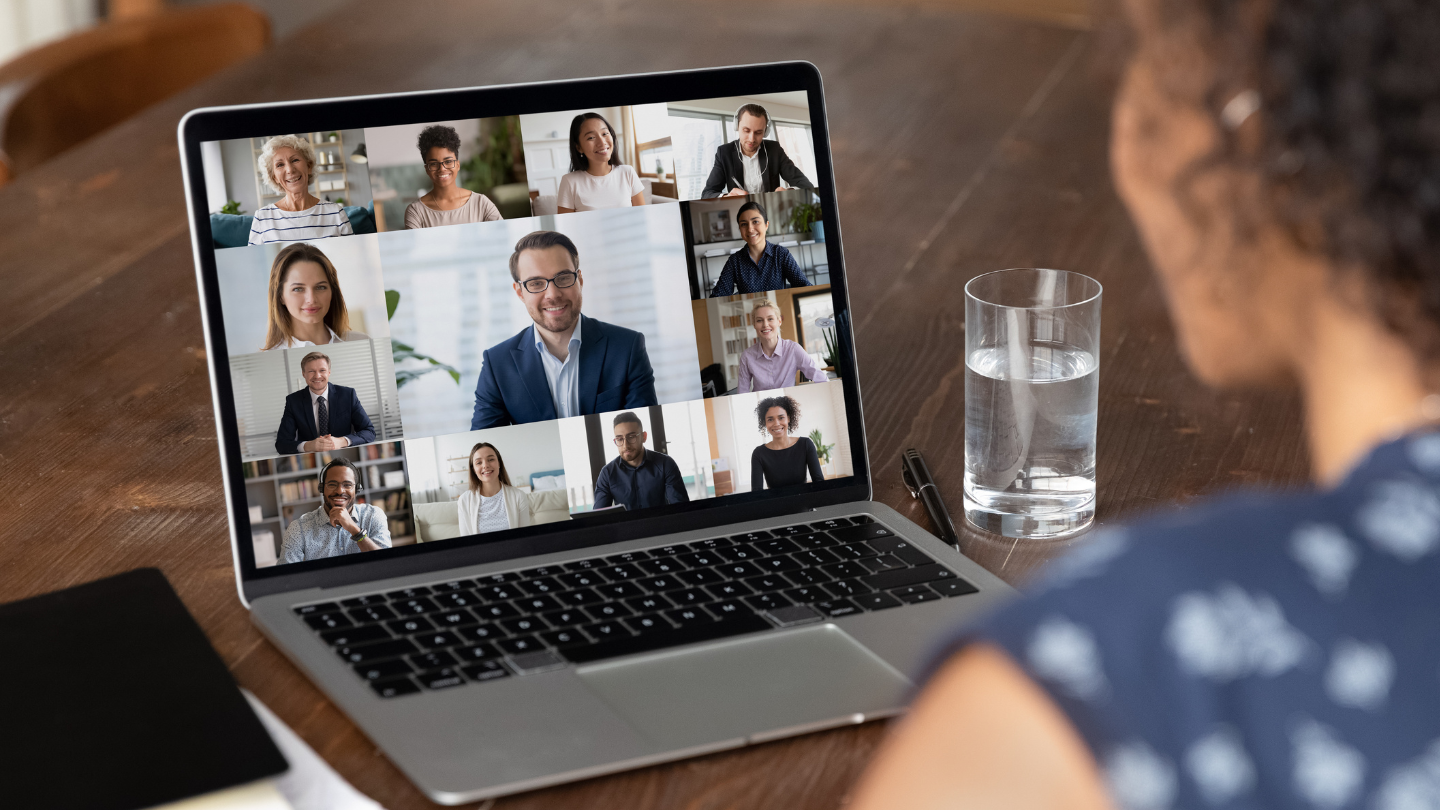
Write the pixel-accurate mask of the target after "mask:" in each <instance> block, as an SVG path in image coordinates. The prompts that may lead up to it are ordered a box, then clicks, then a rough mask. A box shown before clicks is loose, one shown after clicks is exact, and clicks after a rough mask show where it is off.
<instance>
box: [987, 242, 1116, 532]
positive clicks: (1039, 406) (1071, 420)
mask: <svg viewBox="0 0 1440 810" xmlns="http://www.w3.org/2000/svg"><path fill="white" fill-rule="evenodd" d="M1100 293H1101V287H1100V283H1099V282H1098V281H1096V280H1095V279H1092V278H1089V277H1087V276H1083V275H1081V274H1079V273H1071V272H1068V271H1065V270H1041V269H1033V268H1020V269H1013V270H998V271H995V272H993V273H986V274H984V275H982V276H978V277H976V278H974V279H972V280H971V281H970V283H969V284H966V285H965V517H966V519H968V520H969V521H970V522H971V523H973V524H975V525H976V526H978V527H979V528H981V529H984V530H985V531H988V532H994V533H996V534H1001V535H1004V536H1006V537H1025V538H1047V537H1059V536H1062V535H1068V534H1072V533H1074V532H1077V531H1080V530H1081V529H1084V528H1085V527H1087V526H1089V525H1090V523H1091V522H1092V521H1093V520H1094V519H1095V414H1096V410H1097V409H1098V405H1099V396H1098V394H1099V384H1100V360H1099V358H1100Z"/></svg>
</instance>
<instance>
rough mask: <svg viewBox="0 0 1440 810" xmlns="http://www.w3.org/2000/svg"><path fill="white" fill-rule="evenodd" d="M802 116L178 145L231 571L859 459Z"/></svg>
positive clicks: (624, 507) (746, 483) (824, 479)
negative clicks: (207, 304) (222, 466)
mask: <svg viewBox="0 0 1440 810" xmlns="http://www.w3.org/2000/svg"><path fill="white" fill-rule="evenodd" d="M437 106H438V105H437ZM347 117H351V116H347ZM345 123H346V124H347V125H350V124H353V123H355V122H353V121H347V122H345ZM360 123H364V122H360ZM822 123H823V122H822ZM336 126H337V127H338V126H340V124H339V123H337V124H336ZM817 139H823V126H822V127H820V132H819V133H817V131H816V129H815V128H814V127H812V121H811V108H810V105H809V103H808V101H807V93H806V91H805V90H803V89H802V90H796V91H792V92H776V93H760V94H755V95H737V96H727V97H722V98H698V99H677V100H675V101H663V102H655V103H638V104H630V105H623V104H622V105H618V106H615V105H611V106H593V107H585V106H581V107H578V108H575V109H557V110H553V111H542V112H533V113H527V114H517V115H496V116H492V117H483V118H460V119H442V118H441V117H440V116H436V120H424V121H416V122H414V123H406V124H400V125H385V126H378V125H377V126H360V127H354V126H352V127H351V128H344V129H341V128H336V129H324V128H323V126H322V128H321V129H319V130H316V131H304V132H289V131H284V132H280V133H278V134H277V133H263V134H253V135H251V136H248V137H236V138H229V139H221V140H213V141H205V142H202V143H200V144H199V146H200V149H199V158H200V160H199V163H200V165H199V167H198V168H199V169H200V170H201V172H197V171H196V167H195V166H191V168H190V173H191V176H192V177H194V175H196V174H200V173H202V172H203V183H204V195H205V201H206V202H207V204H208V208H209V223H210V232H211V233H210V240H209V241H210V242H211V243H212V244H210V245H202V246H201V249H202V250H205V249H209V250H213V265H214V273H215V277H214V281H215V289H216V291H217V292H218V299H219V301H218V304H219V306H218V309H219V315H220V317H219V319H218V322H217V319H216V318H215V317H214V315H213V313H214V311H215V308H214V306H213V305H212V306H211V312H212V317H211V319H210V323H209V325H208V328H209V330H210V331H211V332H212V344H211V345H212V347H213V346H217V345H218V346H223V350H222V351H221V354H222V355H223V356H217V357H216V358H215V364H216V373H217V376H218V375H223V374H224V373H225V372H226V371H227V370H228V375H229V385H228V386H224V385H220V384H219V383H218V382H217V392H219V393H218V395H223V396H225V398H226V399H227V400H228V403H227V404H229V405H230V406H231V407H230V408H225V407H223V406H222V407H220V408H219V412H221V413H222V415H224V414H227V413H228V412H229V411H231V410H232V409H233V423H232V424H229V425H222V429H224V428H229V429H230V430H233V434H234V437H235V438H238V446H239V458H238V461H237V460H236V459H234V458H229V459H228V460H227V462H228V463H230V464H231V479H232V481H231V484H232V493H233V492H236V491H237V488H236V487H234V484H235V483H237V482H236V481H235V479H236V478H237V476H236V472H238V478H239V479H240V480H242V481H243V490H244V503H243V504H240V505H239V508H238V509H233V507H232V509H233V513H239V517H241V518H242V519H241V520H237V527H245V528H246V529H247V530H248V538H247V537H244V536H242V537H241V539H240V542H241V544H242V545H243V544H244V543H245V541H246V540H247V539H248V541H249V549H250V551H252V552H253V566H254V570H255V571H259V572H263V571H264V570H265V569H269V568H275V567H278V568H283V567H286V566H291V565H300V564H306V563H311V562H315V561H320V560H332V561H333V560H338V559H342V558H343V559H355V558H357V557H364V556H365V555H385V554H394V553H396V552H395V551H394V550H396V549H402V548H404V547H406V546H419V547H426V546H430V545H432V544H433V545H434V547H436V548H440V547H452V548H453V547H456V546H457V545H460V544H474V543H489V542H496V541H500V540H504V539H506V538H514V537H517V536H536V535H542V534H544V533H545V532H546V531H547V530H563V529H569V528H576V527H577V526H583V525H586V524H585V522H586V521H589V522H591V523H592V524H593V525H595V526H613V525H614V524H616V523H618V522H624V521H632V520H639V519H642V518H644V517H645V516H647V515H658V514H664V513H681V512H685V511H686V510H690V509H696V508H697V507H699V506H704V505H706V504H707V503H711V502H723V501H725V500H726V499H732V501H733V502H735V503H740V502H743V501H744V500H745V499H755V498H764V497H767V496H781V495H783V494H786V493H790V494H793V493H799V492H805V491H809V490H813V489H816V488H823V487H825V486H827V483H829V485H831V486H833V485H834V484H833V483H830V482H837V481H840V480H844V479H852V481H853V478H852V477H853V476H854V475H855V471H856V466H857V462H856V459H855V449H854V448H852V446H851V445H852V436H854V435H857V431H856V430H853V429H852V425H851V421H852V420H856V419H858V414H857V413H854V412H852V410H853V409H848V408H847V406H846V399H847V397H846V387H847V386H849V385H851V384H852V383H851V381H850V380H848V379H846V374H845V373H844V369H845V368H846V367H847V366H848V367H850V368H853V364H852V363H851V360H850V358H848V357H844V358H842V356H841V353H842V350H843V351H844V352H846V353H848V351H849V348H848V346H849V340H848V335H844V334H842V333H841V332H840V323H839V318H838V313H837V302H836V298H837V295H836V294H835V293H833V292H832V290H834V288H832V283H838V282H839V281H840V279H839V277H838V272H837V274H836V275H835V276H832V272H831V267H830V258H829V257H830V253H831V251H828V250H827V241H826V233H825V227H824V214H825V212H824V209H825V207H826V203H825V201H826V200H833V199H834V196H833V192H832V191H831V190H830V189H826V188H822V187H821V185H822V182H823V183H824V184H828V183H829V182H830V174H829V168H828V157H825V160H824V161H823V162H817V154H820V155H822V156H826V155H827V154H828V153H826V152H825V151H824V150H825V149H826V145H825V143H823V140H817ZM836 253H838V251H836ZM837 270H838V268H837ZM836 292H840V291H836ZM846 328H847V329H848V326H847V327H846ZM221 335H223V341H220V340H218V338H219V337H220V336H221ZM227 388H228V392H227V391H226V389H227ZM222 421H223V419H222ZM228 446H230V447H233V444H230V445H228ZM861 453H862V454H863V448H862V449H861ZM227 455H228V453H227ZM237 467H238V470H236V468H237ZM232 498H233V496H232Z"/></svg>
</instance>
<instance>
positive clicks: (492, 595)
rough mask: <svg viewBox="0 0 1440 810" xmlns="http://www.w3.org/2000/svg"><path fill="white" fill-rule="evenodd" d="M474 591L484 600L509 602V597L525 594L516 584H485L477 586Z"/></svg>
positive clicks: (516, 597) (514, 597)
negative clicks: (480, 586) (481, 586)
mask: <svg viewBox="0 0 1440 810" xmlns="http://www.w3.org/2000/svg"><path fill="white" fill-rule="evenodd" d="M475 593H477V594H479V595H480V598H481V599H484V600H485V601H486V602H509V601H510V600H511V599H519V598H520V597H522V596H525V595H526V594H525V593H522V592H521V590H520V587H519V586H518V585H513V584H512V585H487V586H485V587H483V588H479V589H477V590H476V591H475Z"/></svg>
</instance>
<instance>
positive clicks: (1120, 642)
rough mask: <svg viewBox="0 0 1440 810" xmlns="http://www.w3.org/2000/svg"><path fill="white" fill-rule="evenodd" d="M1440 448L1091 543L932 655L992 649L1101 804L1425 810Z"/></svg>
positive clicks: (1146, 808) (1392, 456)
mask: <svg viewBox="0 0 1440 810" xmlns="http://www.w3.org/2000/svg"><path fill="white" fill-rule="evenodd" d="M1437 552H1440V432H1431V433H1421V434H1415V435H1413V436H1410V437H1407V438H1404V439H1401V440H1398V441H1394V442H1390V443H1388V444H1385V445H1382V446H1380V447H1379V448H1377V449H1376V450H1374V451H1373V452H1372V453H1371V454H1370V456H1369V457H1368V458H1367V459H1365V460H1364V461H1363V462H1362V463H1361V464H1360V465H1359V466H1358V467H1357V468H1356V469H1355V470H1354V471H1353V472H1352V473H1351V474H1350V475H1349V476H1348V477H1347V478H1346V480H1345V481H1344V483H1343V484H1341V485H1340V486H1339V487H1338V488H1337V489H1335V490H1333V491H1330V492H1310V493H1306V494H1297V495H1281V496H1275V495H1270V496H1262V495H1247V496H1240V497H1230V498H1226V499H1223V500H1220V501H1218V502H1214V503H1212V504H1210V505H1208V506H1204V507H1198V508H1192V509H1189V510H1186V511H1184V512H1181V513H1178V514H1170V515H1168V516H1164V517H1157V518H1152V519H1150V520H1146V521H1144V522H1140V523H1136V524H1135V525H1133V526H1130V527H1128V528H1124V529H1102V530H1100V531H1099V532H1097V534H1096V536H1095V538H1094V539H1093V540H1092V541H1091V542H1090V543H1088V544H1086V545H1084V546H1082V547H1081V548H1079V549H1078V550H1077V551H1076V552H1075V553H1073V554H1071V555H1069V556H1067V557H1065V558H1064V559H1062V560H1061V561H1060V562H1058V563H1057V564H1056V565H1055V566H1054V567H1053V568H1052V569H1051V570H1050V571H1049V572H1048V573H1047V575H1046V576H1045V577H1044V578H1043V579H1042V580H1041V581H1040V583H1039V584H1038V585H1037V587H1036V588H1035V589H1034V590H1032V591H1031V592H1030V593H1029V594H1028V596H1027V597H1026V598H1024V599H1022V600H1020V601H1018V602H1015V603H1012V604H1011V605H1008V606H1006V607H1005V608H1003V609H1001V610H1000V611H999V612H998V613H996V614H994V615H992V616H990V617H988V618H987V619H986V620H984V621H983V622H982V623H981V624H980V625H979V626H978V627H977V628H971V629H969V630H967V631H965V633H964V634H963V635H961V636H957V641H956V642H955V643H954V644H952V645H950V646H949V647H948V649H950V650H952V651H953V650H954V649H956V648H958V647H959V646H961V645H963V644H964V643H966V642H968V641H973V640H977V639H986V640H989V641H990V642H992V643H995V644H997V645H999V646H1001V647H1003V648H1004V649H1005V650H1006V651H1007V652H1008V653H1009V654H1010V655H1011V656H1012V657H1013V658H1014V659H1015V660H1016V662H1018V663H1019V664H1020V665H1021V666H1022V667H1023V668H1024V669H1025V670H1026V672H1028V673H1029V675H1030V676H1031V677H1032V678H1034V679H1035V681H1036V682H1037V683H1038V684H1040V685H1041V686H1042V687H1043V688H1044V689H1045V690H1046V691H1047V692H1048V693H1049V694H1050V696H1051V697H1052V698H1053V699H1054V700H1055V701H1056V703H1057V704H1058V705H1059V706H1060V707H1061V709H1062V710H1064V712H1065V713H1066V714H1067V715H1068V716H1069V718H1070V720H1071V721H1072V722H1073V723H1074V725H1075V727H1076V728H1077V729H1078V730H1079V732H1080V734H1081V735H1082V736H1083V737H1084V739H1085V740H1086V741H1087V742H1088V744H1089V745H1090V748H1091V750H1092V752H1093V753H1094V755H1095V759H1096V761H1097V762H1098V763H1099V765H1100V767H1101V769H1102V771H1103V774H1104V777H1105V780H1106V782H1107V784H1108V786H1109V789H1110V792H1111V796H1112V797H1113V798H1114V800H1115V801H1116V803H1117V804H1118V805H1120V806H1121V807H1123V808H1127V810H1163V809H1164V808H1192V809H1193V808H1208V807H1223V808H1242V807H1243V808H1260V807H1265V808H1318V809H1319V810H1339V809H1340V808H1365V809H1366V810H1421V809H1422V808H1424V809H1426V810H1431V809H1434V808H1440V553H1437Z"/></svg>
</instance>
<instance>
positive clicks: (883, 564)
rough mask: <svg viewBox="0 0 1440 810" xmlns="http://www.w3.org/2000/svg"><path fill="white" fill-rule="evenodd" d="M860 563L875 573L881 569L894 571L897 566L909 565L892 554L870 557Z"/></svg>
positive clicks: (906, 566) (905, 566)
mask: <svg viewBox="0 0 1440 810" xmlns="http://www.w3.org/2000/svg"><path fill="white" fill-rule="evenodd" d="M860 564H861V565H863V566H865V567H866V568H869V569H870V570H871V571H873V572H875V573H877V574H878V573H879V572H881V571H894V570H896V569H898V568H909V567H910V566H908V565H906V564H905V563H904V562H903V561H902V560H901V559H900V558H899V557H896V556H895V555H893V554H881V555H880V556H879V557H870V558H868V559H864V560H861V561H860Z"/></svg>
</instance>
